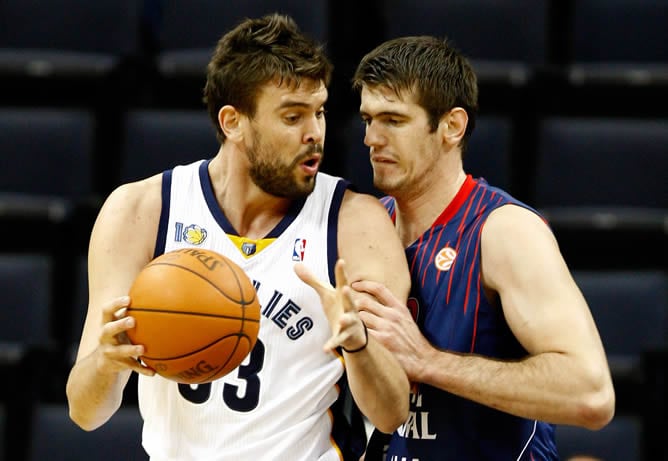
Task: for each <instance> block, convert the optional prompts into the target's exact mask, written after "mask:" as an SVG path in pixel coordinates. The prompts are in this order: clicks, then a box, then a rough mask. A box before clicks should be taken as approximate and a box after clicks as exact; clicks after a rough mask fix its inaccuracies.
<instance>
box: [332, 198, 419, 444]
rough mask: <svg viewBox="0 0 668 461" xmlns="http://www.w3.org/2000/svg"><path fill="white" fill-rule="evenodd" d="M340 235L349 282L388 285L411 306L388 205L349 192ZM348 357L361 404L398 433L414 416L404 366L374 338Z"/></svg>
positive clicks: (375, 421) (407, 276)
mask: <svg viewBox="0 0 668 461" xmlns="http://www.w3.org/2000/svg"><path fill="white" fill-rule="evenodd" d="M338 234H339V240H338V247H339V255H340V257H341V258H342V259H343V260H344V261H345V262H346V275H347V277H348V281H349V282H354V281H356V280H374V281H377V282H380V283H383V284H384V285H386V286H387V287H389V288H390V290H391V291H392V292H393V294H394V295H395V296H396V297H397V298H398V299H401V300H402V302H404V303H405V302H406V299H407V297H408V292H409V289H410V274H409V273H408V265H407V263H406V258H405V254H404V250H403V248H402V246H401V243H400V241H399V238H398V236H397V234H396V231H395V230H394V226H393V225H392V222H391V220H390V219H389V216H388V215H387V212H386V211H385V209H384V208H383V206H382V205H381V204H380V203H379V202H378V201H377V200H376V199H375V198H373V197H371V196H367V195H361V194H354V193H352V192H349V191H348V192H346V195H345V197H344V201H343V204H342V208H341V212H340V215H339V229H338ZM351 347H354V345H353V346H351ZM344 358H345V361H346V370H347V373H348V380H349V382H350V387H351V390H352V393H353V396H354V398H355V401H356V402H357V405H358V406H359V407H360V409H361V410H362V412H363V413H364V414H365V415H366V416H367V417H368V418H369V420H370V421H371V423H372V424H373V425H374V426H376V427H377V428H378V429H379V430H381V431H383V432H392V431H394V429H396V428H397V427H398V426H399V425H400V424H401V423H403V422H404V421H405V420H406V417H407V415H408V398H409V386H408V380H407V378H406V374H405V373H404V371H403V370H402V368H401V366H400V364H399V362H398V361H397V360H396V358H395V357H394V356H393V355H392V354H391V353H390V352H389V351H388V350H387V349H386V348H385V347H383V346H382V345H381V344H380V343H379V342H377V341H376V340H375V339H374V338H373V337H372V336H371V335H369V344H368V346H367V347H366V349H364V350H363V351H361V352H357V353H352V354H349V353H345V352H344Z"/></svg>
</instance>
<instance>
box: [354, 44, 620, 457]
mask: <svg viewBox="0 0 668 461" xmlns="http://www.w3.org/2000/svg"><path fill="white" fill-rule="evenodd" d="M353 86H354V87H355V88H356V89H357V90H358V91H360V93H361V105H360V113H361V116H362V120H363V121H364V123H365V125H366V133H365V138H364V142H365V143H366V145H367V146H369V147H370V158H371V163H372V166H373V179H374V185H375V187H376V188H378V189H379V190H381V191H383V192H384V193H386V194H388V196H387V197H384V198H383V199H382V200H383V202H384V204H385V206H386V208H387V210H388V212H389V214H390V216H391V217H392V219H393V221H394V223H395V227H396V230H397V232H398V234H399V237H400V239H401V241H402V242H403V244H404V247H405V251H406V255H407V259H408V264H409V268H410V271H411V276H412V277H411V278H412V290H411V294H410V298H409V302H408V304H406V303H403V302H401V300H399V299H396V298H395V297H394V296H393V295H392V293H391V291H390V290H388V289H386V288H385V287H383V286H382V284H379V283H377V282H375V281H361V282H357V283H353V288H354V289H355V290H359V291H361V292H366V293H368V294H372V295H373V296H374V297H375V298H376V299H377V300H379V301H380V302H375V301H371V300H370V299H369V298H365V299H363V300H361V301H360V302H359V303H358V308H359V309H360V310H361V313H360V316H361V317H362V319H363V320H364V322H365V323H366V324H367V326H368V327H369V331H370V332H371V335H372V336H373V337H375V338H377V339H378V340H379V341H380V342H382V343H383V344H385V346H387V348H388V349H390V350H391V351H392V352H393V353H394V354H395V356H396V357H397V358H398V359H399V361H400V362H401V364H402V365H403V367H404V369H405V370H406V373H407V374H408V377H409V380H410V381H411V383H412V392H411V411H410V415H409V418H408V420H407V421H406V423H405V424H403V425H402V426H401V427H400V428H399V429H398V430H397V431H395V432H394V433H393V434H392V435H391V437H390V438H389V440H381V439H382V437H378V434H377V433H375V434H374V436H373V437H372V439H371V441H370V444H369V448H368V451H367V455H366V456H367V459H366V461H375V460H377V459H387V461H417V460H419V461H429V460H456V461H481V460H487V461H499V460H526V461H530V460H531V461H537V460H556V459H558V454H557V451H556V447H555V425H558V424H568V425H576V426H583V427H586V428H589V429H599V428H602V427H603V426H605V425H606V424H607V423H608V422H609V421H610V420H611V418H612V417H613V413H614V406H615V395H614V390H613V386H612V381H611V375H610V372H609V368H608V364H607V360H606V355H605V351H604V349H603V346H602V344H601V340H600V337H599V334H598V331H597V328H596V325H595V323H594V321H593V319H592V316H591V314H590V311H589V308H588V306H587V304H586V302H585V300H584V298H583V296H582V294H581V292H580V290H579V289H578V287H577V286H576V284H575V283H574V281H573V278H572V277H571V274H570V272H569V269H568V267H567V265H566V263H565V261H564V259H563V257H562V255H561V253H560V250H559V247H558V246H557V242H556V241H555V238H554V236H553V234H552V233H551V231H550V228H549V227H548V225H547V224H546V222H545V220H544V219H543V218H541V216H539V214H538V213H537V212H536V211H534V210H533V209H531V208H530V207H528V206H527V205H525V204H524V203H521V202H519V201H518V200H516V199H514V198H513V197H511V196H510V195H509V194H507V193H506V192H504V191H502V190H500V189H498V188H495V187H493V186H491V185H489V184H487V182H486V181H485V180H484V179H476V178H474V177H472V176H471V175H468V174H467V173H466V172H465V171H464V169H463V164H462V155H463V153H464V151H465V149H466V144H467V140H468V139H469V137H470V136H471V133H472V132H473V128H474V125H475V116H476V111H477V107H478V100H477V98H478V88H477V82H476V76H475V74H474V72H473V70H472V68H471V66H470V64H469V62H468V61H467V60H466V59H465V58H464V57H463V56H462V55H461V54H460V53H459V52H458V51H457V50H456V49H453V48H452V47H451V46H450V45H449V44H448V42H447V41H446V40H441V39H438V38H434V37H404V38H398V39H394V40H391V41H388V42H386V43H384V44H381V45H380V46H378V47H377V48H376V49H374V50H373V51H371V52H370V53H368V54H367V55H366V56H365V57H364V58H363V59H362V61H361V62H360V64H359V66H358V68H357V70H356V73H355V76H354V79H353ZM493 154H494V153H493V152H490V153H488V155H493ZM407 306H408V309H407V308H406V307H407ZM414 320H415V322H414ZM382 448H385V450H386V451H385V458H383V457H382V451H383V450H382Z"/></svg>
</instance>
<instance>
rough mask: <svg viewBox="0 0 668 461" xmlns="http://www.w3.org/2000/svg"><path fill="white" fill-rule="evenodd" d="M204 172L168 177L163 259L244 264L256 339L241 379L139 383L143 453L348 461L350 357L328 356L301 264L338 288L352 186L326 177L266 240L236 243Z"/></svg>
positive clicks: (185, 169) (202, 164) (324, 324)
mask: <svg viewBox="0 0 668 461" xmlns="http://www.w3.org/2000/svg"><path fill="white" fill-rule="evenodd" d="M208 163H209V161H199V162H196V163H193V164H190V165H186V166H177V167H175V168H174V169H173V170H168V171H166V172H164V173H163V178H162V181H163V186H162V189H163V190H162V214H161V217H160V224H159V231H158V238H157V243H156V252H155V256H158V255H160V254H162V253H164V252H168V251H171V250H176V249H181V248H192V249H197V248H207V249H211V250H214V251H217V252H218V253H221V254H223V255H225V256H227V257H228V258H230V259H231V260H233V261H234V262H235V263H237V264H238V265H239V266H241V268H243V269H244V270H245V271H246V273H247V274H248V275H249V277H250V278H251V279H252V280H253V283H254V285H255V287H256V289H257V293H258V297H259V300H260V303H261V306H262V308H261V312H262V318H261V321H260V332H259V337H258V341H257V343H256V345H255V347H254V349H253V350H252V351H251V353H250V354H249V356H248V357H247V358H246V360H245V361H244V362H243V363H242V364H241V365H240V366H239V367H238V368H237V369H236V370H233V371H232V372H231V373H229V374H228V375H226V376H224V377H222V378H220V379H218V380H216V381H214V382H212V383H208V384H203V385H198V386H197V385H185V384H178V383H175V382H172V381H169V380H166V379H164V378H162V377H160V376H157V375H156V376H153V377H145V376H142V375H139V390H138V395H139V405H140V411H141V414H142V416H143V418H144V428H143V445H144V448H145V449H146V451H147V452H148V454H149V455H150V457H151V459H152V460H157V461H168V460H169V461H173V460H179V461H182V460H193V461H194V460H196V461H223V460H229V461H238V460H253V461H263V460H266V461H274V460H277V459H289V460H295V461H297V460H303V461H314V460H321V461H339V460H342V459H344V454H345V453H346V450H347V449H348V446H347V445H349V442H350V439H351V434H350V433H349V431H348V429H349V428H348V427H346V426H345V424H347V423H346V422H345V421H344V418H341V416H342V415H341V414H340V411H339V410H340V409H341V408H342V407H343V405H342V404H341V399H339V397H340V395H343V394H342V388H341V386H343V385H344V383H345V374H344V363H343V358H342V356H340V355H337V354H334V353H327V352H324V351H323V344H324V343H325V341H326V340H327V339H328V338H329V337H330V335H331V329H330V326H329V323H328V321H327V318H326V316H325V314H324V311H323V308H322V306H321V303H320V298H319V297H318V295H317V294H316V292H315V290H313V289H312V288H311V287H309V286H308V285H306V284H305V283H304V282H302V281H301V280H300V279H299V278H298V277H297V275H296V274H295V273H294V271H293V266H294V264H295V262H296V261H303V262H304V263H305V264H306V265H307V266H308V267H309V268H310V269H311V270H312V271H313V272H314V273H315V274H316V275H317V276H318V277H319V278H320V279H322V280H330V281H331V280H332V279H333V266H334V263H335V261H336V256H337V235H336V234H337V232H336V231H337V220H338V212H339V208H340V205H341V200H342V197H343V193H344V191H345V189H346V187H347V183H346V182H345V181H343V180H340V179H339V178H335V177H332V176H329V175H326V174H324V173H319V174H318V176H317V181H316V185H315V189H314V191H313V192H312V193H311V194H310V195H309V196H308V197H307V198H306V199H303V200H300V201H298V203H295V204H294V205H293V206H292V208H291V209H290V210H289V212H288V213H287V215H286V216H285V217H284V218H283V220H282V221H281V222H280V223H279V224H278V225H277V226H276V227H275V228H274V229H273V230H272V231H271V232H270V234H268V235H267V236H266V238H264V239H260V240H258V241H250V240H248V239H244V238H243V237H242V236H239V235H237V233H236V231H235V230H234V229H233V228H232V226H231V224H230V223H229V221H228V220H227V219H226V217H225V215H224V213H223V212H222V210H221V209H220V207H219V206H218V203H217V201H216V199H215V196H214V193H213V188H212V185H211V180H210V178H209V174H208V168H207V167H208ZM192 333H193V334H197V332H196V331H193V332H192ZM341 424H343V426H341ZM342 437H345V438H348V440H347V441H346V440H343V439H342ZM361 437H364V435H363V433H362V434H361ZM364 441H365V439H364V438H363V439H362V441H361V447H359V448H361V450H363V447H364ZM343 445H346V446H343ZM355 455H356V456H359V452H357V453H355ZM353 457H354V456H353V455H351V456H347V455H346V457H345V458H346V459H351V458H353Z"/></svg>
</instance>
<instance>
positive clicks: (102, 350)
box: [95, 296, 155, 376]
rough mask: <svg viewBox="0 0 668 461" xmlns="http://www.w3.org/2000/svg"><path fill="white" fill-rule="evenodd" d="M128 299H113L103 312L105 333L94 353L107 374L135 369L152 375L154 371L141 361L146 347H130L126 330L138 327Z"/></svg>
mask: <svg viewBox="0 0 668 461" xmlns="http://www.w3.org/2000/svg"><path fill="white" fill-rule="evenodd" d="M129 304H130V297H129V296H121V297H120V298H116V299H113V300H111V301H110V302H109V303H108V304H107V305H105V306H104V307H103V309H102V330H101V333H100V337H99V345H98V347H97V349H96V351H95V353H96V355H97V367H98V369H99V370H100V371H102V372H106V373H118V372H121V371H127V370H133V371H136V372H137V373H141V374H142V375H145V376H153V375H154V374H155V371H154V370H152V369H150V368H148V367H146V366H145V365H143V364H142V363H141V362H140V361H139V357H141V355H142V354H143V353H144V346H142V345H141V344H131V343H130V340H129V339H128V336H127V331H128V330H130V329H131V328H134V326H135V318H134V317H130V316H128V315H127V307H128V305H129Z"/></svg>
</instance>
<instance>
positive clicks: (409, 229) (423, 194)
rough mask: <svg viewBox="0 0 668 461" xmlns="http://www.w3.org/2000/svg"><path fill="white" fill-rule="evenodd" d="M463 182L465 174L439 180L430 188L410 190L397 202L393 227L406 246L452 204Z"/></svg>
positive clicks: (460, 173) (428, 186)
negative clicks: (394, 226)
mask: <svg viewBox="0 0 668 461" xmlns="http://www.w3.org/2000/svg"><path fill="white" fill-rule="evenodd" d="M465 180H466V173H464V171H463V170H459V171H458V172H457V174H454V175H450V176H449V177H442V178H441V180H440V181H436V182H434V183H432V184H429V185H423V186H422V187H419V188H418V187H415V188H412V190H411V191H409V192H410V193H404V194H402V195H401V196H400V197H395V200H396V227H397V232H398V233H399V238H400V239H401V241H402V243H403V244H404V246H405V247H407V246H408V245H410V244H411V243H413V242H414V241H415V240H417V239H418V238H419V237H420V236H421V235H422V234H424V232H425V231H427V230H428V229H429V228H430V227H431V226H432V225H433V224H434V221H436V218H438V217H439V216H440V215H441V213H443V210H445V209H446V208H447V206H448V205H449V204H450V202H452V200H453V199H454V198H455V196H456V195H457V192H459V190H460V189H461V187H462V184H464V181H465Z"/></svg>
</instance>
